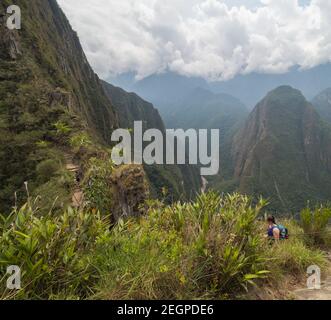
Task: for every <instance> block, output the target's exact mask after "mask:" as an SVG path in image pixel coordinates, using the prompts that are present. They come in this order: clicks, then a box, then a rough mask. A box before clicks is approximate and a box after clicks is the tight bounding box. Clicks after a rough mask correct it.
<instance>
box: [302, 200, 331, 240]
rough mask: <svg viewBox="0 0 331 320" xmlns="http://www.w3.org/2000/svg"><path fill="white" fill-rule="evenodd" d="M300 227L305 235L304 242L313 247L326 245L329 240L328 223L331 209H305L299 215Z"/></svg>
mask: <svg viewBox="0 0 331 320" xmlns="http://www.w3.org/2000/svg"><path fill="white" fill-rule="evenodd" d="M300 218H301V225H302V228H303V230H304V232H305V235H306V240H307V241H308V242H309V243H311V244H314V245H323V244H327V242H328V240H327V239H329V232H330V231H329V230H328V229H327V226H328V223H329V221H330V218H331V208H328V207H323V206H321V207H317V208H315V209H313V210H312V209H309V208H306V209H304V210H302V211H301V214H300Z"/></svg>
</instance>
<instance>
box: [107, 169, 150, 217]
mask: <svg viewBox="0 0 331 320" xmlns="http://www.w3.org/2000/svg"><path fill="white" fill-rule="evenodd" d="M111 183H112V186H113V195H114V198H113V206H112V210H111V212H112V214H113V218H114V220H115V221H118V220H119V219H120V218H123V217H131V216H134V217H136V216H139V215H141V214H143V212H144V203H145V200H147V199H148V196H149V187H148V182H147V179H146V174H145V171H144V169H143V167H142V166H141V165H123V166H121V167H119V168H118V169H116V170H115V171H114V173H113V175H112V178H111Z"/></svg>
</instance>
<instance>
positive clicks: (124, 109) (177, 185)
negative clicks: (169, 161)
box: [103, 82, 201, 201]
mask: <svg viewBox="0 0 331 320" xmlns="http://www.w3.org/2000/svg"><path fill="white" fill-rule="evenodd" d="M103 86H104V89H105V92H106V94H107V96H108V98H109V99H110V101H111V102H112V105H113V106H114V109H115V111H116V113H117V114H118V118H119V123H120V127H121V128H133V124H134V121H142V122H143V127H144V130H146V129H154V128H155V129H159V130H160V131H161V132H163V133H164V132H165V126H164V123H163V120H162V119H161V117H160V114H159V112H158V110H157V109H155V108H154V106H153V105H152V104H151V103H149V102H147V101H145V100H143V99H142V98H140V97H139V96H138V95H136V94H135V93H128V92H126V91H124V90H123V89H121V88H118V87H114V86H112V85H111V84H109V83H107V82H103ZM144 169H145V171H146V173H147V176H148V178H149V183H150V185H151V189H152V193H153V194H154V196H160V197H162V192H163V191H162V190H163V189H164V188H166V189H167V190H168V200H169V201H170V200H178V199H187V198H191V197H194V196H195V194H196V193H197V192H199V191H200V187H201V178H200V174H199V170H198V168H197V167H195V166H190V165H181V166H173V165H171V166H167V165H153V166H147V165H145V166H144Z"/></svg>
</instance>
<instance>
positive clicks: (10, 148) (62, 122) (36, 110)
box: [0, 0, 118, 210]
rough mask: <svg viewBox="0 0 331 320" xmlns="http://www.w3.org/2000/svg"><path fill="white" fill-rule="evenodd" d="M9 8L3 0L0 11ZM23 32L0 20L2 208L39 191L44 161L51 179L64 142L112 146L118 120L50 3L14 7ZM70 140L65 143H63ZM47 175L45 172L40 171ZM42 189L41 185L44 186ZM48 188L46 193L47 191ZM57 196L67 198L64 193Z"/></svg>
mask: <svg viewBox="0 0 331 320" xmlns="http://www.w3.org/2000/svg"><path fill="white" fill-rule="evenodd" d="M11 4H12V2H11V1H8V0H4V1H2V2H1V4H0V11H1V12H6V8H7V7H8V6H9V5H11ZM15 4H16V5H18V6H19V7H20V8H21V12H22V21H23V23H22V29H21V30H9V29H7V28H6V24H5V21H6V16H1V17H0V133H1V134H0V180H1V189H0V209H4V210H5V209H7V210H8V209H10V207H11V206H13V205H14V201H15V198H14V193H15V192H16V191H17V193H16V196H17V198H18V199H20V198H23V197H25V192H26V191H25V187H24V182H29V190H30V192H32V191H33V190H34V189H36V188H37V186H38V185H39V182H40V181H39V182H37V180H38V173H37V171H38V168H39V169H40V167H38V166H39V165H40V164H41V163H43V164H45V166H46V162H45V161H48V164H49V167H51V168H53V169H54V170H49V179H51V178H52V172H53V171H55V168H57V167H58V165H59V163H60V162H61V161H62V159H63V157H62V155H63V152H62V151H61V150H60V149H63V148H65V147H68V143H63V142H64V140H65V139H67V140H69V136H70V135H71V136H72V137H73V136H74V135H77V134H79V132H86V134H89V135H91V136H93V138H94V140H95V141H96V142H97V143H100V144H104V143H106V142H110V136H111V131H112V130H113V129H114V128H116V127H118V119H117V115H116V114H115V111H114V109H113V106H112V105H111V103H110V101H109V99H108V98H107V96H106V94H105V93H104V90H103V88H102V85H101V83H100V80H99V78H98V76H97V75H96V74H95V73H94V72H93V70H92V68H91V67H90V65H89V63H88V61H87V59H86V57H85V54H84V52H83V50H82V47H81V45H80V42H79V39H78V37H77V34H76V33H75V32H74V31H73V30H72V29H71V26H70V24H69V22H68V20H67V19H66V17H65V15H64V14H63V12H62V10H61V9H60V8H59V6H58V4H57V2H56V1H55V0H47V1H45V0H36V1H27V0H18V1H16V2H15ZM64 136H67V137H64ZM45 172H47V170H46V171H45ZM41 180H43V181H42V182H44V178H43V179H41ZM48 189H50V188H48ZM58 191H59V194H60V193H61V192H63V194H66V193H67V190H65V188H61V191H60V190H58Z"/></svg>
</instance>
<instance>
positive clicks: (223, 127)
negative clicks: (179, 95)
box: [164, 87, 248, 182]
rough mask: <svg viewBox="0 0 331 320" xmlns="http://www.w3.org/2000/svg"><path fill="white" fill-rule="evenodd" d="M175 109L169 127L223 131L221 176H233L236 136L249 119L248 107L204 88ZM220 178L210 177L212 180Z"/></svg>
mask: <svg viewBox="0 0 331 320" xmlns="http://www.w3.org/2000/svg"><path fill="white" fill-rule="evenodd" d="M173 106H175V107H174V108H169V109H168V111H167V112H166V111H164V113H166V115H165V116H164V117H165V121H166V125H167V126H168V127H169V128H180V129H185V130H187V129H191V128H193V129H219V130H220V150H221V152H220V176H221V177H228V176H230V175H231V174H232V171H233V170H232V166H231V162H230V158H229V154H230V152H231V141H232V138H233V135H234V134H235V133H236V132H237V130H239V128H240V126H241V125H242V123H243V122H244V121H245V120H246V118H247V116H248V110H247V108H246V106H245V105H244V104H243V103H242V102H241V101H239V100H238V99H236V98H234V97H232V96H230V95H228V94H215V93H213V92H211V91H209V90H207V89H204V88H200V87H198V88H195V89H194V90H192V91H190V92H189V94H187V95H186V96H185V97H184V98H183V99H181V101H180V102H179V103H178V104H174V105H173ZM213 180H216V181H218V180H219V177H218V178H217V177H209V181H210V182H211V181H213Z"/></svg>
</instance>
